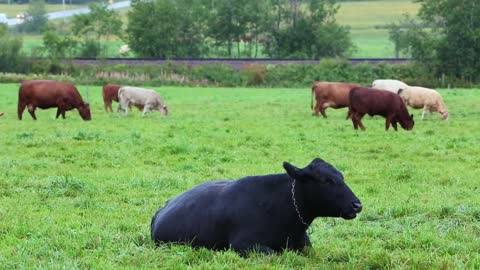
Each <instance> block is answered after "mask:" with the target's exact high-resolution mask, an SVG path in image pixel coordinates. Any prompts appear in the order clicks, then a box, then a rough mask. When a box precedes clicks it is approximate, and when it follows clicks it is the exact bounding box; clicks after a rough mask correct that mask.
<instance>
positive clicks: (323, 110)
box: [320, 108, 327, 118]
mask: <svg viewBox="0 0 480 270" xmlns="http://www.w3.org/2000/svg"><path fill="white" fill-rule="evenodd" d="M320 113H321V114H322V116H323V118H327V114H326V113H325V108H322V109H321V110H320Z"/></svg>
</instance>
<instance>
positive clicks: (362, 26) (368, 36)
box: [0, 0, 420, 58]
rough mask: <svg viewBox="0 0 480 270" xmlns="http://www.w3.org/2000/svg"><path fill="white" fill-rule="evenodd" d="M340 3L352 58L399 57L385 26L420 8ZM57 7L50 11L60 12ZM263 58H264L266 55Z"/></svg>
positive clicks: (404, 3)
mask: <svg viewBox="0 0 480 270" xmlns="http://www.w3.org/2000/svg"><path fill="white" fill-rule="evenodd" d="M340 4H341V7H340V9H339V11H338V14H337V22H338V23H339V24H341V25H345V26H349V27H350V29H351V36H352V40H353V43H354V44H355V46H356V51H355V52H354V53H353V54H352V55H351V57H366V58H368V57H372V58H384V57H385V58H388V57H395V53H394V46H393V43H391V42H390V40H389V39H388V31H387V30H386V29H384V28H382V26H384V25H387V24H389V23H393V22H397V21H398V20H399V19H400V18H401V17H402V16H403V15H404V14H409V15H415V14H416V13H417V11H418V9H419V8H420V5H419V4H418V3H413V2H412V1H411V0H380V1H361V2H342V3H340ZM21 6H26V5H21ZM47 6H50V5H47ZM57 6H58V5H57ZM57 6H54V7H49V9H58V7H57ZM0 7H2V5H0ZM60 8H61V5H60ZM17 9H18V8H17ZM0 10H1V8H0ZM15 12H17V11H15ZM120 12H121V14H123V15H122V17H123V18H124V21H125V22H126V18H125V15H124V14H126V10H121V11H120ZM379 27H380V28H379ZM122 44H124V42H122V41H110V42H107V48H108V49H107V55H108V56H109V57H118V56H119V54H118V49H119V47H120V46H121V45H122ZM39 46H42V38H41V36H36V35H35V36H32V35H29V36H26V37H25V39H24V46H23V50H24V51H25V52H26V53H30V52H32V49H33V48H35V47H39ZM260 55H261V57H263V54H260Z"/></svg>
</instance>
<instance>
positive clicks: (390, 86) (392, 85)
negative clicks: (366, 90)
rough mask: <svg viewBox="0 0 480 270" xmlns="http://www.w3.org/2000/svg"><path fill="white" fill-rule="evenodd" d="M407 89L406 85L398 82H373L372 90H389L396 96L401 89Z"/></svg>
mask: <svg viewBox="0 0 480 270" xmlns="http://www.w3.org/2000/svg"><path fill="white" fill-rule="evenodd" d="M406 87H408V85H407V84H406V83H404V82H401V81H397V80H375V81H373V82H372V88H375V89H381V90H387V91H390V92H393V93H395V94H398V90H399V89H403V88H406Z"/></svg>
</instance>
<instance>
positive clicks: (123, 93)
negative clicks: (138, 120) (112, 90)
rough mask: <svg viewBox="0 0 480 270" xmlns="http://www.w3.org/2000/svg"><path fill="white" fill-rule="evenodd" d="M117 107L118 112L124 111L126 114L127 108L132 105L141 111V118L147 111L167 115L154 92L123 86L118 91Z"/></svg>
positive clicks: (160, 99)
mask: <svg viewBox="0 0 480 270" xmlns="http://www.w3.org/2000/svg"><path fill="white" fill-rule="evenodd" d="M118 100H119V106H118V111H120V110H123V111H125V115H127V114H128V108H129V107H130V106H131V105H133V106H135V107H137V108H138V109H140V110H143V114H142V116H144V115H145V113H147V112H149V111H153V110H156V111H159V112H160V113H162V114H163V115H165V116H167V115H168V108H167V106H166V105H165V103H164V102H163V100H162V98H161V97H160V95H159V94H158V93H157V92H155V91H154V90H150V89H145V88H139V87H131V86H123V87H120V89H119V90H118Z"/></svg>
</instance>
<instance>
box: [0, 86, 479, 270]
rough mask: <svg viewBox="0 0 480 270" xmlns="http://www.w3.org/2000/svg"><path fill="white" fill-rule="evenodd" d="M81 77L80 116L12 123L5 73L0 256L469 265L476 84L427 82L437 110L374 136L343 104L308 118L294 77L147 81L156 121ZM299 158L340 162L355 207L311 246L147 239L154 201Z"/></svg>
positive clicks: (473, 263) (373, 128) (126, 261)
mask: <svg viewBox="0 0 480 270" xmlns="http://www.w3.org/2000/svg"><path fill="white" fill-rule="evenodd" d="M89 88H90V99H91V106H92V118H93V119H92V121H90V122H84V121H82V120H81V119H80V117H79V115H78V112H77V111H70V112H67V119H66V120H61V119H58V120H55V119H54V116H55V110H54V109H50V110H44V111H42V110H37V117H38V119H39V120H38V121H33V120H32V119H31V117H30V115H29V114H28V112H27V111H25V112H24V120H23V121H18V120H17V117H16V106H17V95H18V84H0V111H3V112H5V115H4V116H3V117H1V118H0V168H1V170H0V268H3V269H14V268H67V269H76V268H82V269H84V268H95V269H113V268H114V269H120V268H130V269H131V268H145V269H151V268H164V269H187V268H194V269H233V268H235V269H237V268H243V269H289V268H295V269H301V268H306V269H365V268H399V269H402V268H403V269H479V268H480V255H479V253H478V250H480V241H479V239H480V222H479V221H480V196H478V193H479V188H480V170H479V166H478V164H480V156H479V153H480V122H479V117H480V106H478V104H479V102H480V91H479V90H465V89H455V90H453V89H452V90H441V91H440V92H441V94H442V95H443V97H444V100H445V103H446V105H447V107H448V109H449V110H450V120H449V121H440V120H439V118H438V115H435V116H434V117H433V118H429V119H428V120H426V121H423V122H421V121H418V120H419V117H420V115H421V111H420V110H417V111H414V113H415V119H416V120H417V122H416V124H415V127H414V129H413V131H411V132H406V131H403V130H400V131H398V132H394V131H392V130H391V131H390V132H385V131H384V119H383V118H379V117H374V118H369V117H365V119H364V124H365V126H366V128H367V131H366V132H356V131H354V130H353V128H352V124H351V121H346V120H344V117H345V115H346V110H345V109H340V110H333V109H328V110H327V115H328V116H329V118H328V119H318V118H315V117H312V116H311V112H310V108H309V103H310V90H309V89H308V88H304V89H245V88H234V89H225V88H186V87H185V88H183V87H162V88H155V89H156V90H158V91H159V92H160V94H161V95H162V96H163V97H164V99H165V101H166V104H167V105H168V107H169V109H170V115H169V116H168V118H164V117H162V116H160V114H158V113H153V114H150V115H148V116H147V117H144V118H142V117H141V116H140V113H139V112H138V111H134V112H133V113H131V114H130V115H129V116H127V117H124V116H120V115H117V114H107V113H105V112H104V110H103V102H102V100H101V87H100V86H90V87H89ZM79 89H80V91H81V93H82V95H84V96H85V89H86V86H80V87H79ZM114 107H115V108H116V104H115V106H114ZM315 157H321V158H323V159H325V160H326V161H328V162H330V163H331V164H333V165H334V166H336V167H337V168H338V169H339V170H341V171H342V172H343V174H344V176H345V180H346V182H347V184H348V185H349V186H350V187H351V188H352V190H353V191H354V192H355V194H356V195H357V196H358V197H359V198H360V200H362V202H363V204H364V211H363V212H362V213H361V214H360V215H359V216H358V218H357V219H355V220H352V221H345V220H341V219H333V218H322V219H317V220H316V221H315V222H314V224H313V232H312V233H311V239H312V243H313V247H314V251H309V252H307V253H306V254H301V255H299V254H295V253H291V252H287V253H283V254H280V255H273V256H261V255H258V254H255V255H253V256H252V257H250V258H248V259H242V258H240V257H238V256H237V255H236V254H235V253H232V252H229V251H227V252H210V251H208V250H205V249H199V250H192V249H190V248H188V247H185V246H175V245H174V246H164V247H160V248H154V246H153V244H152V242H151V240H150V232H149V226H150V220H151V217H152V216H153V214H154V212H155V211H156V210H157V209H158V208H160V207H161V206H162V205H163V204H164V203H165V202H166V200H168V199H169V198H171V197H173V196H175V195H177V194H179V193H181V192H183V191H185V190H186V189H189V188H191V187H193V186H194V185H196V184H199V183H202V182H204V181H206V180H209V179H223V178H229V179H237V178H239V177H242V176H246V175H260V174H271V173H282V172H283V169H282V166H281V164H282V162H283V161H290V162H292V163H293V164H295V165H297V166H302V167H303V166H305V165H306V164H308V163H309V162H310V161H311V160H312V159H313V158H315ZM285 199H286V200H290V198H285ZM252 222H255V221H254V220H252Z"/></svg>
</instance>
